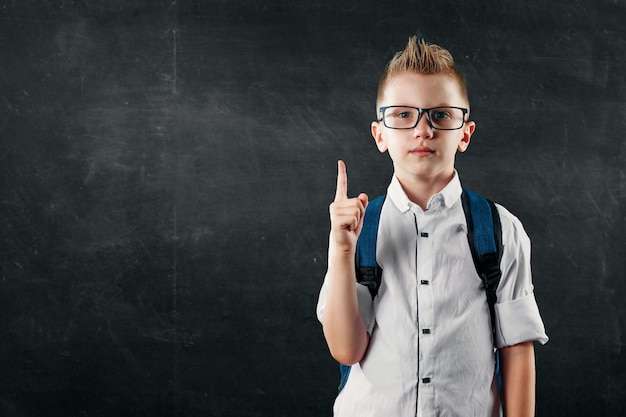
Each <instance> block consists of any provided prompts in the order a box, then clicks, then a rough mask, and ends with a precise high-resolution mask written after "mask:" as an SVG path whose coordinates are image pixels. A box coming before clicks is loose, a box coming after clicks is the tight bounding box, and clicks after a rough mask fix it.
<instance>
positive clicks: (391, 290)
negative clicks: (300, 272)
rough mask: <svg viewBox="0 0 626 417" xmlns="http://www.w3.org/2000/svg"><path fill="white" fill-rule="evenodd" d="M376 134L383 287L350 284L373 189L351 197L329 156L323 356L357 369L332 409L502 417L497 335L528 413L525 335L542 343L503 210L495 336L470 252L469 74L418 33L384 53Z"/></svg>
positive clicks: (531, 402) (511, 384) (516, 405)
mask: <svg viewBox="0 0 626 417" xmlns="http://www.w3.org/2000/svg"><path fill="white" fill-rule="evenodd" d="M376 106H377V118H376V121H374V122H372V125H371V131H372V135H373V137H374V140H375V141H376V146H377V147H378V150H379V151H380V152H381V153H384V152H389V156H390V157H391V159H392V161H393V167H394V175H393V178H392V180H391V184H390V185H389V188H388V190H387V197H386V199H385V202H384V204H383V208H382V212H381V217H380V224H379V228H378V240H377V248H376V258H377V261H378V263H379V265H380V266H381V267H382V270H383V274H382V279H381V286H380V288H379V291H378V295H377V296H376V297H375V298H374V299H373V300H372V298H371V296H370V293H369V291H368V289H367V288H366V287H365V286H363V285H361V284H359V283H357V282H356V277H355V250H356V242H357V239H358V236H359V233H360V231H361V228H362V226H363V217H364V213H365V208H366V207H367V204H368V197H367V195H365V194H360V195H359V196H358V197H356V198H348V195H347V175H346V167H345V164H344V163H343V162H342V161H339V162H338V174H337V192H336V195H335V200H334V202H333V203H332V204H331V205H330V220H331V233H330V243H329V257H328V271H327V273H326V277H325V279H324V284H323V286H322V289H321V291H320V297H319V301H318V307H317V313H318V318H319V319H320V321H321V322H322V325H323V330H324V336H325V338H326V342H327V344H328V347H329V349H330V352H331V354H332V356H333V357H334V358H335V359H336V360H337V361H339V362H340V363H342V364H345V365H352V368H351V372H350V374H349V378H348V380H347V383H346V385H345V386H344V388H343V389H342V390H341V392H340V393H339V395H338V397H337V399H336V401H335V405H334V413H335V415H336V416H350V417H353V416H358V417H365V416H378V417H391V416H393V417H398V416H419V417H423V416H459V417H469V416H482V417H488V416H497V415H499V414H500V410H501V409H502V406H501V399H500V398H499V394H498V390H497V383H496V378H495V369H494V368H495V361H494V358H495V353H494V349H493V347H494V344H495V346H496V347H497V348H498V349H500V357H501V371H502V378H503V386H504V388H503V396H504V398H503V399H502V400H503V403H504V405H505V408H506V410H505V411H506V415H507V417H516V416H533V415H534V407H535V365H534V347H533V341H538V342H540V343H542V344H544V343H546V342H547V341H548V337H547V336H546V333H545V330H544V326H543V322H542V320H541V317H540V315H539V310H538V308H537V304H536V301H535V297H534V293H533V285H532V279H531V272H530V241H529V239H528V237H527V235H526V233H525V231H524V229H523V227H522V225H521V223H520V222H519V220H518V219H517V218H516V217H514V216H513V215H512V214H511V213H509V212H508V211H507V210H506V209H504V208H503V207H502V206H498V212H499V214H500V218H501V222H502V241H503V246H504V249H503V255H502V261H501V263H500V267H501V269H502V278H501V280H500V284H499V286H498V289H497V296H498V299H497V304H496V308H495V310H496V337H495V339H496V340H495V341H494V340H493V338H492V335H491V322H490V316H489V308H488V305H487V301H486V295H485V289H484V287H483V286H482V282H481V279H480V278H479V276H478V274H477V273H476V270H475V267H474V263H473V261H472V256H471V252H470V249H469V244H468V242H467V235H466V232H467V229H466V227H467V226H466V221H465V217H464V212H463V208H462V205H461V201H460V196H461V191H462V188H461V183H460V180H459V176H458V174H457V172H456V170H455V168H454V161H455V155H456V152H457V151H459V152H465V150H466V149H467V147H468V145H469V142H470V138H471V136H472V134H473V133H474V130H475V127H476V125H475V123H474V122H472V121H469V119H468V117H469V100H468V97H467V90H466V86H465V81H464V78H463V76H462V75H461V73H460V72H459V71H458V70H457V69H456V67H455V66H454V61H453V59H452V56H451V55H450V53H449V52H448V51H447V50H445V49H443V48H441V47H439V46H437V45H432V44H426V43H425V42H424V41H420V42H418V41H417V40H416V38H414V37H413V38H411V39H409V42H408V44H407V46H406V48H405V49H404V51H402V52H399V53H398V54H396V56H395V57H394V58H393V59H392V60H391V61H390V62H389V64H388V65H387V68H386V70H385V73H384V74H383V76H382V78H381V81H380V84H379V89H378V98H377V103H376Z"/></svg>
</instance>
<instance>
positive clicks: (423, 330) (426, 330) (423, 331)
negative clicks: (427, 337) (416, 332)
mask: <svg viewBox="0 0 626 417" xmlns="http://www.w3.org/2000/svg"><path fill="white" fill-rule="evenodd" d="M422 334H430V329H422Z"/></svg>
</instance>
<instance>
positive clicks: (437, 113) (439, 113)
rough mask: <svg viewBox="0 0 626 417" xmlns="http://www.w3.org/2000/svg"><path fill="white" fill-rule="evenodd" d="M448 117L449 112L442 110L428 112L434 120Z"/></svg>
mask: <svg viewBox="0 0 626 417" xmlns="http://www.w3.org/2000/svg"><path fill="white" fill-rule="evenodd" d="M450 117H451V116H450V114H449V113H447V112H445V111H443V110H434V111H433V112H432V113H430V118H431V119H435V120H441V119H448V118H450Z"/></svg>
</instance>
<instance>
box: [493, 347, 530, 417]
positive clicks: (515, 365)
mask: <svg viewBox="0 0 626 417" xmlns="http://www.w3.org/2000/svg"><path fill="white" fill-rule="evenodd" d="M500 360H501V364H500V366H501V371H502V385H503V389H504V406H505V410H506V416H507V417H533V416H534V415H535V348H534V345H533V342H524V343H520V344H517V345H513V346H507V347H504V348H502V349H500Z"/></svg>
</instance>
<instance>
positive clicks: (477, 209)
mask: <svg viewBox="0 0 626 417" xmlns="http://www.w3.org/2000/svg"><path fill="white" fill-rule="evenodd" d="M461 202H462V203H463V211H464V212H465V219H466V221H467V240H468V243H469V246H470V249H471V252H472V258H473V260H474V266H475V267H476V272H478V275H479V276H480V278H481V279H482V281H483V284H484V286H485V291H486V293H487V303H488V305H489V314H490V316H491V331H492V333H493V336H494V343H495V331H496V326H495V324H496V322H495V320H496V318H495V304H496V301H497V297H496V289H497V288H498V284H499V283H500V278H501V277H502V271H501V270H500V259H501V258H502V224H501V223H500V215H499V214H498V210H497V208H496V206H495V204H494V203H493V201H491V200H488V199H486V198H484V197H482V196H480V195H478V194H476V193H474V192H472V191H469V190H466V189H463V193H462V194H461Z"/></svg>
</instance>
